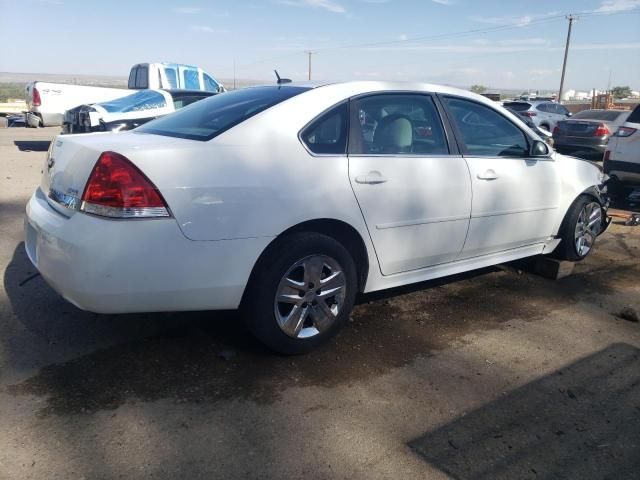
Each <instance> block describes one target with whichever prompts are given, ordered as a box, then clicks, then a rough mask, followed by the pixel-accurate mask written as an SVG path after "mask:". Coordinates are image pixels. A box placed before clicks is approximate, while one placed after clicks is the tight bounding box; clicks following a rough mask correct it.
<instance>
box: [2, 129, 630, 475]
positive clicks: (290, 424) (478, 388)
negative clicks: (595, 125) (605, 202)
mask: <svg viewBox="0 0 640 480" xmlns="http://www.w3.org/2000/svg"><path fill="white" fill-rule="evenodd" d="M56 133H57V129H55V128H48V129H38V130H35V129H25V128H12V129H0V270H1V272H2V277H3V282H2V287H0V478H1V479H4V478H7V479H14V478H15V479H18V478H19V479H80V478H85V479H94V478H100V479H110V478H160V479H165V478H166V479H175V478H189V479H199V478H203V479H204V478H207V479H211V478H264V479H266V478H277V479H283V478H303V477H304V478H314V479H315V478H363V479H364V478H366V479H374V478H388V479H412V478H416V479H418V478H419V479H431V478H433V479H441V478H442V479H443V478H455V479H464V480H466V479H469V480H470V479H474V480H476V479H497V478H518V479H526V478H531V479H534V478H548V479H550V478H553V479H556V478H576V479H581V480H584V479H602V478H611V479H616V480H617V479H637V478H638V472H640V324H639V323H638V322H637V316H636V318H635V321H634V313H635V314H636V315H637V313H636V312H639V311H640V300H639V293H640V282H638V278H640V277H639V274H640V263H639V253H640V227H628V226H624V225H622V224H614V225H612V226H611V228H610V229H609V231H608V232H607V233H605V234H604V235H603V236H602V237H600V238H599V240H598V243H597V245H596V249H595V251H594V253H593V254H592V255H591V256H590V257H589V258H588V259H587V260H586V261H585V262H582V263H580V264H578V265H577V266H576V268H575V271H574V273H573V275H571V276H569V277H567V278H564V279H562V280H558V281H552V280H548V279H545V278H541V277H538V276H535V275H533V274H531V273H528V271H527V269H526V267H525V266H524V265H521V264H517V265H506V266H499V267H496V268H490V269H484V270H482V271H478V272H473V273H470V274H468V275H463V276H459V277H456V278H453V279H448V280H446V281H439V282H431V283H428V284H422V285H418V286H413V287H409V288H404V289H398V290H394V291H392V292H387V293H385V294H377V295H375V296H369V297H365V298H362V299H360V304H359V305H358V306H357V307H356V309H355V310H354V312H353V315H352V318H351V321H350V322H349V323H348V324H347V326H346V328H345V329H344V331H343V332H342V333H341V334H340V335H339V336H338V337H337V338H336V339H335V340H334V341H333V342H331V343H330V344H328V345H326V346H324V347H322V348H320V349H319V350H317V351H315V352H313V353H311V354H309V355H306V356H302V357H295V358H287V357H282V356H277V355H274V354H272V353H271V352H269V351H267V350H265V349H264V348H263V347H262V346H261V345H260V344H258V343H257V342H256V341H254V340H253V339H252V338H251V337H250V336H249V335H248V334H247V333H246V331H245V330H244V328H243V327H242V325H241V323H240V322H239V319H238V317H237V315H236V314H234V313H233V312H224V313H216V312H192V313H184V314H183V313H166V314H144V315H121V316H115V315H96V314H91V313H87V312H83V311H80V310H78V309H77V308H75V307H74V306H72V305H70V304H68V303H67V302H65V301H64V300H63V299H61V298H60V297H59V296H58V295H57V294H56V293H55V292H54V291H53V290H51V288H49V287H48V286H47V285H46V283H45V282H44V281H43V280H42V278H41V277H39V276H38V275H37V272H36V270H35V269H34V267H33V266H32V265H31V264H30V262H29V260H28V259H27V257H26V255H25V252H24V247H23V240H22V225H23V216H24V206H25V204H26V202H27V200H28V198H29V196H30V195H31V193H32V192H33V190H34V189H35V188H36V186H37V184H38V182H39V177H40V170H41V168H42V164H43V160H44V156H45V152H46V150H47V148H48V145H49V141H50V140H51V138H53V136H54V135H55V134H56ZM96 248H97V249H98V251H97V253H99V246H96Z"/></svg>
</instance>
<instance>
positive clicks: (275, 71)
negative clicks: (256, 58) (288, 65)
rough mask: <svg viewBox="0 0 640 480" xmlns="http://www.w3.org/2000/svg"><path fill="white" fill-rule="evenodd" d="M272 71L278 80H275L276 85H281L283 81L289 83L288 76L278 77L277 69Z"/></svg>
mask: <svg viewBox="0 0 640 480" xmlns="http://www.w3.org/2000/svg"><path fill="white" fill-rule="evenodd" d="M273 72H274V73H275V74H276V78H277V79H278V81H277V82H276V83H277V84H278V85H282V84H283V83H291V79H290V78H280V75H279V74H278V70H274V71H273Z"/></svg>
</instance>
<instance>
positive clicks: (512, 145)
mask: <svg viewBox="0 0 640 480" xmlns="http://www.w3.org/2000/svg"><path fill="white" fill-rule="evenodd" d="M445 98H446V103H447V106H448V109H449V111H450V112H451V120H452V122H453V123H455V125H456V126H457V129H458V133H459V135H460V136H461V140H462V142H463V144H464V150H465V153H466V154H468V155H473V156H491V157H495V156H499V157H525V156H527V155H528V153H529V144H528V142H527V138H526V136H525V135H524V133H522V131H521V130H520V129H519V128H518V127H516V126H515V125H514V124H513V123H511V122H510V121H509V120H507V119H506V118H505V117H503V116H502V115H500V114H499V113H498V112H496V111H495V110H493V109H492V108H489V107H487V106H485V105H481V104H479V103H476V102H472V101H469V100H463V99H461V98H452V97H445Z"/></svg>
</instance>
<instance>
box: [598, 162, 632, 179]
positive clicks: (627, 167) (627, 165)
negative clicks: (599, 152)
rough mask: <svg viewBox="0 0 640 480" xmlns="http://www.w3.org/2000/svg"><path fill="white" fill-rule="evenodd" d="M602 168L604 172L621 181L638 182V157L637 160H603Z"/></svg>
mask: <svg viewBox="0 0 640 480" xmlns="http://www.w3.org/2000/svg"><path fill="white" fill-rule="evenodd" d="M602 168H603V169H604V173H606V174H607V175H609V176H610V177H616V178H617V179H618V180H620V181H622V182H635V183H640V159H638V161H637V162H622V161H619V160H605V161H604V163H603V165H602Z"/></svg>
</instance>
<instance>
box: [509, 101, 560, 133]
mask: <svg viewBox="0 0 640 480" xmlns="http://www.w3.org/2000/svg"><path fill="white" fill-rule="evenodd" d="M504 106H505V108H509V109H511V110H517V111H518V113H520V114H521V115H526V116H527V117H530V118H531V120H532V121H533V123H535V124H536V125H537V126H538V127H540V128H542V129H544V130H547V131H548V132H552V131H553V128H554V127H555V126H556V123H557V122H559V121H560V120H564V119H566V118H567V117H570V116H571V112H569V110H567V109H566V107H565V106H564V105H560V104H559V103H556V102H551V101H549V100H527V101H524V100H517V101H514V102H504Z"/></svg>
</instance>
